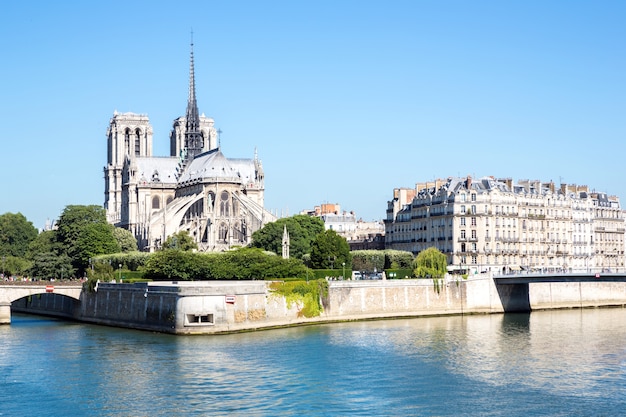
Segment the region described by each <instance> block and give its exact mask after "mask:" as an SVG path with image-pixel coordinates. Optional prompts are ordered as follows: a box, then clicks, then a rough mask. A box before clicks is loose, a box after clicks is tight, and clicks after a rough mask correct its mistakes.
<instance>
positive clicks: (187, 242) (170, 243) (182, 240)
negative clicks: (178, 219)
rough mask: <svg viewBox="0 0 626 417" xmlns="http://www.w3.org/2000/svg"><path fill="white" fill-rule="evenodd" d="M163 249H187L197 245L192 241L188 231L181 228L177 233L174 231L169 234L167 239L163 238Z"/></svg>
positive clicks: (194, 247)
mask: <svg viewBox="0 0 626 417" xmlns="http://www.w3.org/2000/svg"><path fill="white" fill-rule="evenodd" d="M163 249H178V250H184V251H189V250H193V249H198V245H197V244H196V242H194V241H193V239H192V238H191V236H189V232H188V231H186V230H181V231H179V232H178V233H174V234H172V235H169V236H168V237H167V239H165V243H163Z"/></svg>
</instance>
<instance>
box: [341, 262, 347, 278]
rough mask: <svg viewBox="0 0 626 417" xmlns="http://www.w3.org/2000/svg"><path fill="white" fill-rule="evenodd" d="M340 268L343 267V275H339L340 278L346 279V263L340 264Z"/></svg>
mask: <svg viewBox="0 0 626 417" xmlns="http://www.w3.org/2000/svg"><path fill="white" fill-rule="evenodd" d="M341 266H342V267H343V273H342V274H341V277H342V278H343V279H346V263H345V262H342V263H341Z"/></svg>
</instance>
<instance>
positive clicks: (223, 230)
mask: <svg viewBox="0 0 626 417" xmlns="http://www.w3.org/2000/svg"><path fill="white" fill-rule="evenodd" d="M218 239H219V240H220V242H222V243H226V240H227V239H228V227H227V226H226V223H222V224H220V229H219V236H218Z"/></svg>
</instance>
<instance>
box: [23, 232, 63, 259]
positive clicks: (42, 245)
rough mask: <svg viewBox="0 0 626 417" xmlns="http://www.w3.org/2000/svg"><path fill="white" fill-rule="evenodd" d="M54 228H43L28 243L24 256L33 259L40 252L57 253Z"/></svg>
mask: <svg viewBox="0 0 626 417" xmlns="http://www.w3.org/2000/svg"><path fill="white" fill-rule="evenodd" d="M59 252H60V251H59V244H58V243H57V241H56V230H44V231H43V232H41V233H39V234H38V235H37V237H36V238H35V240H33V241H32V242H30V244H29V245H28V251H27V252H26V258H28V259H30V260H33V259H35V256H36V255H38V254H40V253H59Z"/></svg>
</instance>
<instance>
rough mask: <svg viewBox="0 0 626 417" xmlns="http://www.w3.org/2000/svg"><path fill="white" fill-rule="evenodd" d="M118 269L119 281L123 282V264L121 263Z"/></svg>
mask: <svg viewBox="0 0 626 417" xmlns="http://www.w3.org/2000/svg"><path fill="white" fill-rule="evenodd" d="M117 271H118V275H119V279H118V281H119V282H122V264H119V265H118V269H117Z"/></svg>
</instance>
